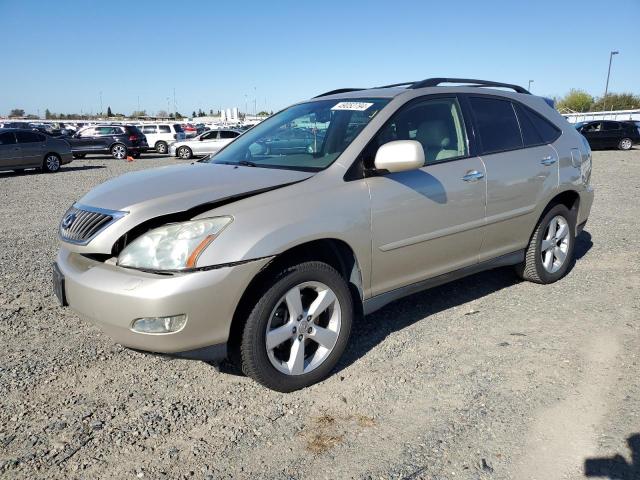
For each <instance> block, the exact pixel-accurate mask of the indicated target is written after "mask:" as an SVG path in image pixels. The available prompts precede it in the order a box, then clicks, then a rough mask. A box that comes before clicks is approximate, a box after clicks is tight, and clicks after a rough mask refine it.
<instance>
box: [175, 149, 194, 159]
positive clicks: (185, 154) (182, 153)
mask: <svg viewBox="0 0 640 480" xmlns="http://www.w3.org/2000/svg"><path fill="white" fill-rule="evenodd" d="M192 155H193V152H192V151H191V149H190V148H189V147H180V148H179V149H178V157H180V158H182V159H183V160H188V159H190V158H191V156H192Z"/></svg>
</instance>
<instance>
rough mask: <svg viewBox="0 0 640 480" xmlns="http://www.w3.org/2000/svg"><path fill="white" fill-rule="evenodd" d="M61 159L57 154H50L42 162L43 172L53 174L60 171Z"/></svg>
mask: <svg viewBox="0 0 640 480" xmlns="http://www.w3.org/2000/svg"><path fill="white" fill-rule="evenodd" d="M60 165H61V163H60V157H59V156H58V155H56V154H55V153H49V154H47V156H46V157H44V161H43V162H42V170H44V171H45V172H47V173H53V172H57V171H58V170H60Z"/></svg>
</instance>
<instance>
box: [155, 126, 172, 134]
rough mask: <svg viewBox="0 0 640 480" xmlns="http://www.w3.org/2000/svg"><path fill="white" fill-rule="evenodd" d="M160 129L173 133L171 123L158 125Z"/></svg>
mask: <svg viewBox="0 0 640 480" xmlns="http://www.w3.org/2000/svg"><path fill="white" fill-rule="evenodd" d="M158 130H159V131H160V133H171V127H170V126H169V125H160V126H158Z"/></svg>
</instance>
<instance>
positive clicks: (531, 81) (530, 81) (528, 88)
mask: <svg viewBox="0 0 640 480" xmlns="http://www.w3.org/2000/svg"><path fill="white" fill-rule="evenodd" d="M532 83H533V80H529V86H528V87H527V90H529V91H531V84H532Z"/></svg>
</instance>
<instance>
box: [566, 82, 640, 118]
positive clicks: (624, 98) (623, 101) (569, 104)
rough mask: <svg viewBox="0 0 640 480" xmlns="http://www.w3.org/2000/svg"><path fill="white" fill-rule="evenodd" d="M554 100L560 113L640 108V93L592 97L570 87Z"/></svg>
mask: <svg viewBox="0 0 640 480" xmlns="http://www.w3.org/2000/svg"><path fill="white" fill-rule="evenodd" d="M554 100H555V103H556V109H557V110H558V111H559V112H560V113H568V112H598V111H605V110H606V111H610V110H635V109H640V95H634V94H633V93H626V92H625V93H608V94H607V96H606V97H605V96H602V97H594V96H593V95H591V94H589V93H588V92H586V91H584V90H580V89H577V88H572V89H571V90H570V91H569V93H567V94H566V95H565V96H563V97H560V98H555V99H554Z"/></svg>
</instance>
